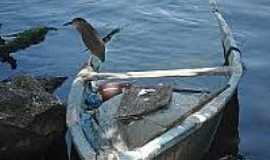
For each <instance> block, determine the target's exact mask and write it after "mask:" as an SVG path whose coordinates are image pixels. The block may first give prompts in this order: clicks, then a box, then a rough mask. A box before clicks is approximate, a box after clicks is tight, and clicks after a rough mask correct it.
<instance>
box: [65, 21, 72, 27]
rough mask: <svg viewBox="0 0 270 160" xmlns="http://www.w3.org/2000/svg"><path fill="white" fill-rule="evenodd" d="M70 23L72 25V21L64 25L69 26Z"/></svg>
mask: <svg viewBox="0 0 270 160" xmlns="http://www.w3.org/2000/svg"><path fill="white" fill-rule="evenodd" d="M69 25H72V22H67V23H64V24H63V26H69Z"/></svg>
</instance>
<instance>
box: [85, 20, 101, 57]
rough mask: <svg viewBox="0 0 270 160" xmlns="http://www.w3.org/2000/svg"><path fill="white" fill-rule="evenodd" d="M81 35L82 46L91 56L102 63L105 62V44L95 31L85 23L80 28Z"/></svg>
mask: <svg viewBox="0 0 270 160" xmlns="http://www.w3.org/2000/svg"><path fill="white" fill-rule="evenodd" d="M80 29H81V35H82V39H83V42H84V44H85V45H86V46H87V48H88V49H89V50H91V52H92V54H94V55H95V56H97V57H98V58H99V59H100V60H101V61H102V62H104V61H105V44H104V42H103V40H102V39H101V38H100V36H99V34H98V33H97V31H96V30H95V29H94V28H93V27H92V26H91V25H90V24H88V23H85V24H84V26H82V27H81V28H80Z"/></svg>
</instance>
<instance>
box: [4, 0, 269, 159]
mask: <svg viewBox="0 0 270 160" xmlns="http://www.w3.org/2000/svg"><path fill="white" fill-rule="evenodd" d="M219 3H220V6H221V7H222V8H223V12H224V14H225V17H226V18H227V20H228V22H229V23H230V25H232V28H233V31H234V34H235V36H236V39H237V41H238V42H239V45H240V48H241V50H242V52H243V58H244V61H245V64H246V66H247V68H248V71H247V73H246V74H245V76H244V77H243V80H242V82H241V85H240V92H239V93H240V106H241V113H240V114H241V115H240V135H241V143H240V152H241V153H242V154H243V155H245V156H246V157H247V158H248V159H251V160H267V159H270V152H269V151H270V138H269V135H270V125H269V122H270V116H269V112H270V108H269V100H268V99H269V98H268V97H269V96H270V86H269V84H270V83H269V82H268V80H269V78H270V71H269V72H268V68H269V67H270V64H269V58H270V54H269V51H270V45H269V41H268V40H269V39H270V33H269V28H270V18H269V17H270V1H269V0H256V1H255V0H227V1H219ZM75 17H83V18H85V19H87V20H88V21H89V22H90V23H91V24H92V25H93V26H95V28H96V29H97V30H98V32H99V33H100V34H101V35H106V33H109V32H110V31H111V30H112V29H114V28H117V27H120V28H122V30H121V32H120V33H119V34H118V35H117V36H115V37H114V38H113V40H112V41H111V42H110V43H109V44H108V45H107V55H106V64H105V66H104V70H105V71H114V72H116V71H130V70H134V71H139V70H149V69H172V68H190V67H203V66H215V65H221V64H223V57H222V48H221V45H220V37H219V31H218V28H217V23H216V21H215V19H214V16H213V15H212V13H211V12H210V8H209V6H208V2H207V0H205V1H202V0H190V1H180V0H177V1H175V0H162V1H158V0H147V1H146V0H134V1H127V0H116V1H110V0H76V1H75V0H1V1H0V23H2V24H3V25H2V28H1V30H0V34H8V33H15V32H19V31H22V30H24V29H27V28H30V27H33V26H38V25H46V26H53V27H58V28H59V30H58V31H56V32H54V31H52V32H50V33H49V34H48V36H47V37H46V40H45V41H44V42H42V43H41V44H38V45H35V46H33V47H31V48H28V49H25V50H22V51H19V52H16V53H15V54H14V57H15V58H16V59H17V62H18V68H17V69H16V70H10V67H9V66H8V65H7V64H0V78H1V79H4V78H6V77H9V76H12V75H14V74H16V73H30V74H33V75H43V74H47V75H63V76H68V77H69V79H68V80H67V82H66V83H65V84H64V85H63V87H61V88H60V89H59V90H58V91H57V94H58V95H59V96H60V97H62V98H63V99H65V98H66V97H67V94H68V91H69V89H70V85H71V82H72V79H73V78H74V76H75V75H76V73H77V72H78V71H79V69H80V68H81V66H82V64H83V63H84V62H85V61H86V60H87V58H88V56H89V55H88V53H87V52H84V50H85V46H84V45H83V43H82V41H81V39H80V36H79V34H78V33H77V32H76V31H75V30H74V29H72V28H71V27H63V26H62V24H63V23H65V22H67V21H69V20H71V19H72V18H75Z"/></svg>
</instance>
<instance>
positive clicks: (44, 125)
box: [0, 75, 65, 160]
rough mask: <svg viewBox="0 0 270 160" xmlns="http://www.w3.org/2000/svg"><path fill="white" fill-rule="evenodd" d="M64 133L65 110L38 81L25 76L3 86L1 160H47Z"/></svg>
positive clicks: (0, 94)
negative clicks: (49, 152)
mask: <svg viewBox="0 0 270 160" xmlns="http://www.w3.org/2000/svg"><path fill="white" fill-rule="evenodd" d="M51 89H52V88H51ZM50 91H52V90H50ZM64 132H65V107H64V106H63V104H62V103H61V102H60V101H59V99H58V98H57V97H55V96H53V95H52V94H51V93H49V92H47V90H46V89H45V88H44V87H43V85H42V84H41V83H40V82H39V81H38V80H37V79H35V78H33V77H31V76H25V75H23V76H16V77H14V78H11V79H10V80H7V81H2V82H0V159H1V160H12V159H16V160H20V159H27V160H29V159H46V156H47V155H46V154H47V152H48V150H52V148H50V147H51V146H52V144H54V143H55V142H56V141H58V140H57V139H59V138H60V139H61V138H63V135H64ZM60 141H61V140H60ZM63 146H64V145H63ZM63 146H62V147H63ZM63 150H64V148H63Z"/></svg>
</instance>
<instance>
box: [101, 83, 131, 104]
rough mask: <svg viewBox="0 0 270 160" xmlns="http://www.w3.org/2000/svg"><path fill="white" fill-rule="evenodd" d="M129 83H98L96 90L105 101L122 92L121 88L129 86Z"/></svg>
mask: <svg viewBox="0 0 270 160" xmlns="http://www.w3.org/2000/svg"><path fill="white" fill-rule="evenodd" d="M130 85H131V84H130V83H127V82H108V83H105V84H102V85H100V86H99V88H98V92H99V94H100V95H101V96H102V100H103V101H106V100H108V99H110V98H112V97H114V96H116V95H118V94H120V93H122V92H123V89H125V88H129V87H130Z"/></svg>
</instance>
